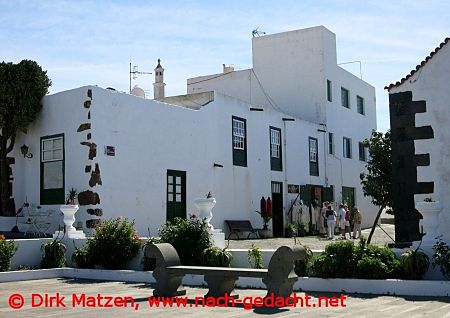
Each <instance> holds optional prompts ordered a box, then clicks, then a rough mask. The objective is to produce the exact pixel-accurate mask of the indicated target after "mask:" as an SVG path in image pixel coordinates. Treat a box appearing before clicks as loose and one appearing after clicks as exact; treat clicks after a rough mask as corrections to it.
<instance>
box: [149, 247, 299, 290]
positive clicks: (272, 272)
mask: <svg viewBox="0 0 450 318" xmlns="http://www.w3.org/2000/svg"><path fill="white" fill-rule="evenodd" d="M145 256H146V257H149V258H155V259H156V268H155V270H154V271H153V277H154V278H155V279H156V288H155V290H154V291H153V296H164V297H173V296H180V295H185V294H186V291H185V290H183V289H182V286H181V282H182V280H183V277H184V275H186V274H193V275H204V279H205V282H206V283H207V284H208V289H209V290H208V293H207V294H206V295H205V296H206V297H209V296H212V297H219V296H223V295H225V294H228V295H230V296H232V295H231V293H232V292H233V289H234V286H235V283H236V281H237V280H238V278H239V277H256V278H262V280H263V283H264V284H265V285H266V286H267V295H268V296H269V295H272V294H273V295H274V296H275V297H277V296H281V297H288V296H290V295H291V294H292V292H293V287H294V283H295V282H296V281H297V279H298V277H297V275H296V274H295V272H294V262H295V261H296V260H302V259H304V258H305V249H304V248H303V247H302V246H281V247H279V248H278V249H277V250H276V251H275V253H274V254H273V255H272V258H271V259H270V262H269V267H268V269H251V268H230V267H207V266H183V265H181V263H180V258H179V256H178V253H177V251H176V250H175V248H174V247H173V246H172V245H170V244H168V243H161V244H151V245H148V246H147V247H146V249H145ZM235 297H236V296H235Z"/></svg>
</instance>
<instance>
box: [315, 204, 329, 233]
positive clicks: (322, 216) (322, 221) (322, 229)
mask: <svg viewBox="0 0 450 318" xmlns="http://www.w3.org/2000/svg"><path fill="white" fill-rule="evenodd" d="M329 204H330V203H329V202H328V201H325V202H324V203H323V204H322V209H320V213H319V219H318V220H317V223H318V225H319V233H320V234H321V235H323V234H326V233H327V230H326V228H327V217H326V213H327V207H328V205H329Z"/></svg>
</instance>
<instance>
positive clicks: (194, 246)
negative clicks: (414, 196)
mask: <svg viewBox="0 0 450 318" xmlns="http://www.w3.org/2000/svg"><path fill="white" fill-rule="evenodd" d="M160 236H161V242H164V243H169V244H171V245H172V246H173V247H174V248H175V249H176V251H177V253H178V255H179V256H180V261H181V264H183V265H200V264H201V257H202V252H203V251H204V250H205V249H207V248H208V247H211V246H212V243H211V237H210V234H209V232H208V229H207V226H206V223H205V221H204V220H199V219H196V218H193V219H189V220H186V219H182V218H175V220H174V221H173V222H170V221H169V222H167V223H166V224H164V225H163V227H162V229H161V231H160Z"/></svg>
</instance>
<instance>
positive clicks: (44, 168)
mask: <svg viewBox="0 0 450 318" xmlns="http://www.w3.org/2000/svg"><path fill="white" fill-rule="evenodd" d="M40 154H41V177H40V179H41V180H40V185H41V186H40V192H41V195H40V198H41V200H40V201H41V202H40V204H64V201H65V193H64V134H58V135H52V136H45V137H41V151H40Z"/></svg>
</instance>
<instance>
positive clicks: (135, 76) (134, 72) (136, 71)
mask: <svg viewBox="0 0 450 318" xmlns="http://www.w3.org/2000/svg"><path fill="white" fill-rule="evenodd" d="M138 74H152V73H150V72H139V71H138V66H137V65H133V70H131V62H130V94H131V78H132V77H133V79H134V80H135V79H136V78H137V76H138Z"/></svg>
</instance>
